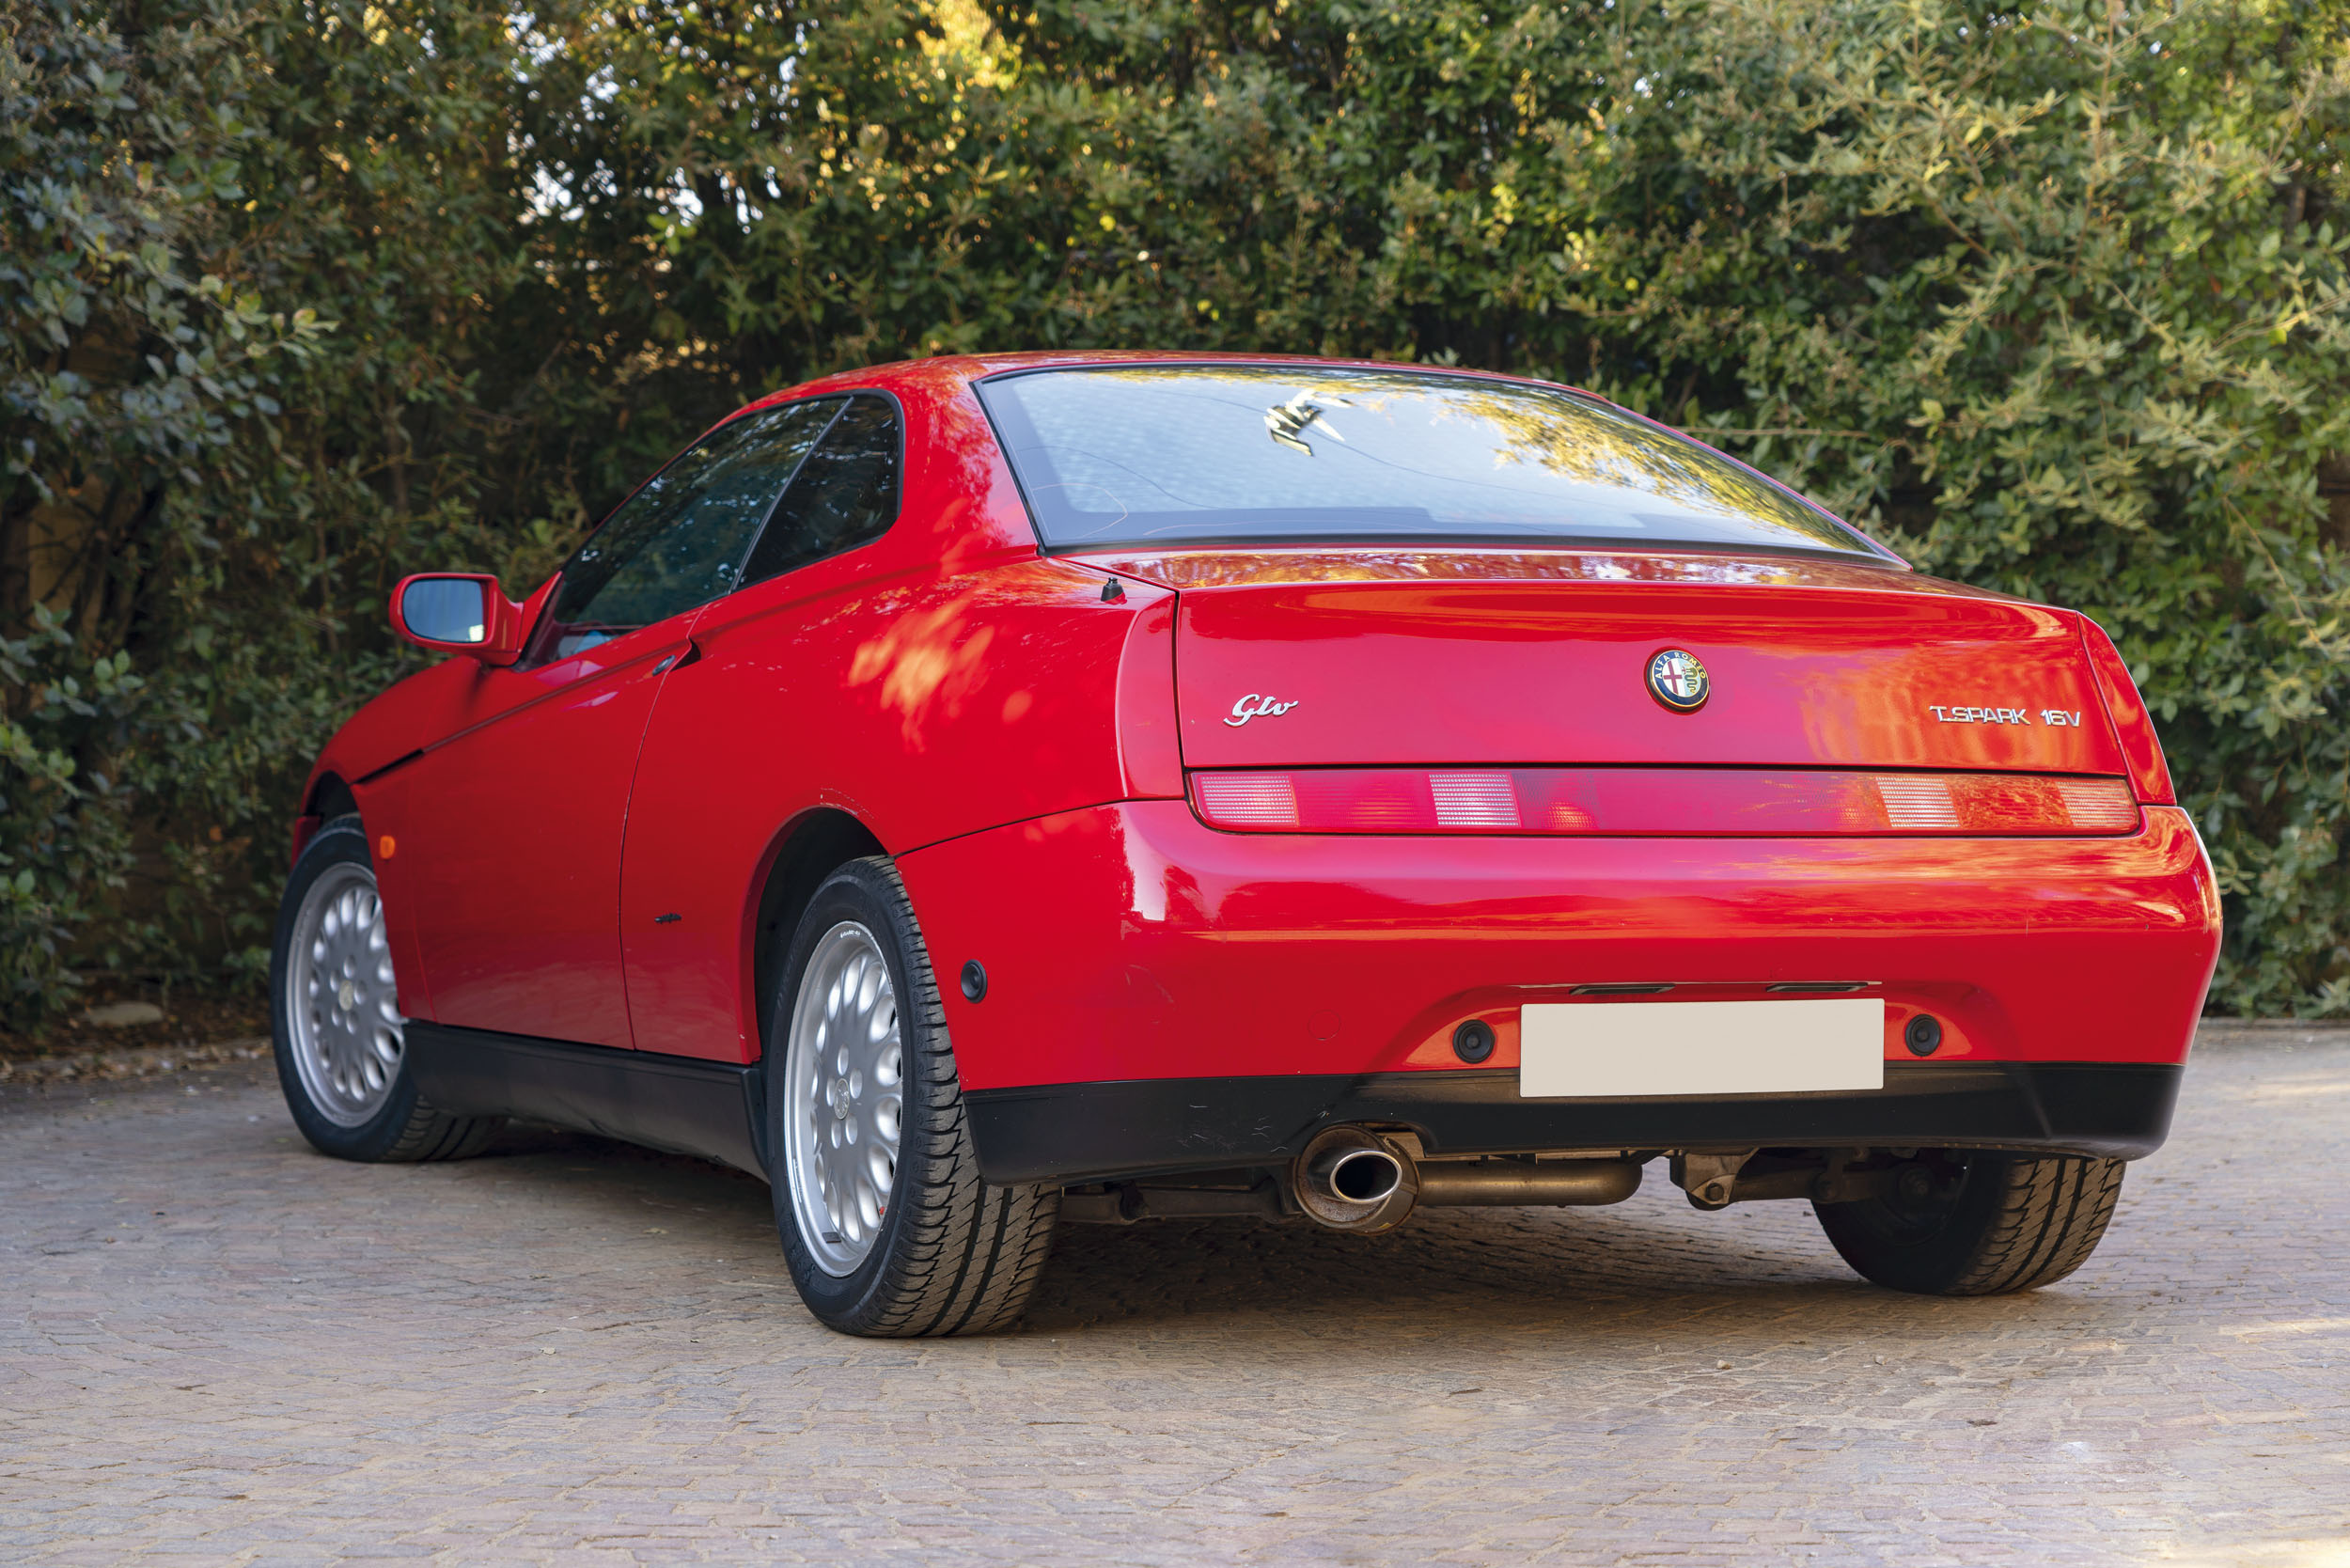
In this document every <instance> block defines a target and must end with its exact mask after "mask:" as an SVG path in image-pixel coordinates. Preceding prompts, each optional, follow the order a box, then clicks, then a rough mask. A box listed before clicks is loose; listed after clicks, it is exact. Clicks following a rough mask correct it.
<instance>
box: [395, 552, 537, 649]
mask: <svg viewBox="0 0 2350 1568" xmlns="http://www.w3.org/2000/svg"><path fill="white" fill-rule="evenodd" d="M392 630H393V631H395V632H398V633H399V635H401V636H403V637H406V638H407V639H408V640H409V641H410V642H413V643H415V645H416V646H417V647H418V648H429V649H431V650H432V651H434V652H435V653H470V654H472V655H473V656H474V657H475V658H477V659H479V660H480V661H481V662H482V663H483V664H485V665H510V664H512V663H513V662H514V661H515V660H516V659H517V658H519V657H521V655H522V650H523V618H522V606H521V605H519V604H515V603H514V602H513V601H512V600H510V599H509V598H507V597H506V594H505V592H504V590H503V589H501V588H499V587H498V580H497V579H496V578H495V577H492V576H488V575H485V574H481V573H478V572H418V573H417V574H416V575H415V576H413V577H403V578H401V579H400V581H399V586H398V587H397V588H393V589H392Z"/></svg>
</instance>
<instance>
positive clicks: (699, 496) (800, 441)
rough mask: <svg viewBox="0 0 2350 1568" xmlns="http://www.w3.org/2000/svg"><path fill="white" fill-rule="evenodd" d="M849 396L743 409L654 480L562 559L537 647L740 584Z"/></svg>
mask: <svg viewBox="0 0 2350 1568" xmlns="http://www.w3.org/2000/svg"><path fill="white" fill-rule="evenodd" d="M846 401H848V400H845V399H841V398H820V399H816V400H810V401H808V402H803V403H786V404H784V405H783V406H782V407H780V408H772V409H762V410H760V412H758V413H756V414H749V415H745V416H743V417H742V418H740V419H736V420H733V421H731V422H729V423H728V424H726V425H722V426H720V427H719V428H718V429H717V430H715V431H712V432H711V433H710V434H709V435H707V436H704V437H703V438H702V439H701V440H700V441H698V442H697V443H696V444H695V445H693V446H692V447H688V448H686V450H685V451H684V452H682V454H680V455H679V456H678V457H677V458H675V459H674V460H672V461H671V462H670V463H669V465H668V466H667V467H666V468H664V469H663V470H662V471H661V472H660V473H658V474H656V475H654V476H653V477H652V478H650V479H648V480H646V481H645V483H644V484H643V485H642V486H641V487H640V488H639V489H638V490H637V492H636V494H634V495H631V496H630V497H629V498H628V499H627V500H625V501H623V502H621V503H620V505H619V509H618V510H615V511H614V512H613V513H612V515H611V516H610V517H608V518H606V519H605V520H604V524H603V526H602V527H601V528H598V529H597V530H596V531H595V533H594V534H592V535H590V536H589V538H588V540H587V543H585V544H583V545H581V546H580V547H579V549H578V551H577V552H576V553H575V554H573V555H572V558H571V559H570V560H569V561H567V562H565V563H564V566H563V586H562V587H561V588H559V589H557V590H556V598H555V607H554V612H553V613H552V614H551V615H550V616H549V617H548V618H547V625H546V628H545V630H543V631H541V632H540V635H539V636H538V638H537V639H536V640H537V642H538V645H539V647H538V651H537V653H538V656H539V657H540V658H548V657H552V658H563V657H567V656H569V655H570V654H572V653H576V652H578V651H580V650H581V649H584V648H591V647H593V646H594V645H595V644H597V643H599V642H603V641H605V640H607V639H609V638H612V637H616V636H619V635H620V634H622V633H624V632H633V631H635V629H636V628H638V627H640V626H650V625H651V624H652V623H653V622H654V621H656V620H664V619H667V618H668V617H670V616H673V615H678V614H682V612H684V611H686V610H690V609H693V608H694V607H695V606H697V605H698V604H708V603H709V602H710V601H711V600H713V599H716V598H718V597H719V596H721V595H722V594H726V593H730V592H732V591H733V590H734V589H735V588H738V587H740V586H741V574H742V571H743V564H744V556H745V555H746V554H747V553H748V552H749V550H750V548H751V541H752V540H753V539H755V538H757V537H758V535H759V532H760V525H762V524H764V523H765V522H766V521H767V517H768V514H769V512H771V511H772V510H775V506H776V497H777V496H779V495H780V494H783V490H784V487H785V486H786V485H787V484H789V483H791V477H792V475H793V474H794V473H796V472H798V470H799V468H800V466H801V464H802V463H803V462H804V461H805V460H806V459H807V456H808V454H809V452H810V451H811V450H812V449H813V448H814V447H816V445H817V442H818V439H819V438H820V437H822V436H823V433H824V431H825V430H826V428H827V427H828V426H829V425H830V424H831V423H832V422H833V420H834V417H835V416H837V415H838V414H839V413H840V412H841V408H842V405H843V403H844V402H846Z"/></svg>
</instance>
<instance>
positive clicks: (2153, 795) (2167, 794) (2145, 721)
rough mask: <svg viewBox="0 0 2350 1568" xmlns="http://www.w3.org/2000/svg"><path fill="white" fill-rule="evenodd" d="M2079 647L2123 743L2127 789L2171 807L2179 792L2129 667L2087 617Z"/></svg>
mask: <svg viewBox="0 0 2350 1568" xmlns="http://www.w3.org/2000/svg"><path fill="white" fill-rule="evenodd" d="M2080 622H2081V646H2082V647H2083V648H2084V649H2086V650H2087V651H2088V652H2089V667H2090V668H2091V669H2092V671H2094V672H2095V674H2096V677H2097V695H2098V696H2100V697H2102V698H2105V699H2106V717H2107V718H2108V719H2110V720H2112V721H2113V734H2114V738H2115V739H2116V740H2118V741H2120V742H2121V743H2122V763H2123V766H2124V767H2126V768H2128V769H2129V770H2130V788H2131V789H2133V790H2135V791H2136V792H2138V798H2139V800H2140V801H2142V802H2144V803H2145V804H2146V805H2148V806H2170V805H2174V804H2175V803H2176V802H2177V801H2178V798H2179V796H2178V792H2176V791H2175V790H2173V789H2172V788H2171V787H2170V767H2169V765H2168V764H2166V763H2165V762H2164V761H2163V760H2162V743H2161V742H2160V741H2158V740H2156V739H2155V738H2154V718H2153V716H2152V715H2151V714H2149V713H2147V712H2146V699H2145V698H2141V697H2139V695H2138V682H2135V681H2132V680H2131V679H2130V666H2128V665H2125V664H2123V662H2122V651H2121V650H2120V649H2118V648H2116V647H2114V646H2113V639H2112V638H2111V637H2109V636H2107V635H2106V634H2105V628H2103V627H2101V626H2099V625H2098V624H2097V623H2096V622H2095V621H2093V620H2092V619H2089V618H2088V617H2087V616H2082V617H2081V618H2080Z"/></svg>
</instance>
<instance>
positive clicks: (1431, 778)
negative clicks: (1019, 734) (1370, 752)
mask: <svg viewBox="0 0 2350 1568" xmlns="http://www.w3.org/2000/svg"><path fill="white" fill-rule="evenodd" d="M1191 795H1192V804H1193V807H1194V808H1196V809H1197V810H1198V811H1199V816H1200V818H1201V820H1203V821H1204V822H1206V823H1208V824H1209V825H1210V826H1212V827H1220V828H1229V829H1232V830H1234V831H1238V832H1259V833H1267V832H1292V833H1299V832H1303V833H1585V834H1619V835H1633V834H1647V835H1693V836H1702V835H1712V836H1717V837H1770V836H1804V835H1817V834H1963V835H1999V834H2066V835H2078V834H2107V833H2128V832H2131V831H2132V830H2134V829H2135V828H2136V827H2137V826H2138V822H2139V817H2138V803H2137V801H2136V799H2135V798H2133V796H2132V795H2131V792H2130V786H2129V784H2128V783H2127V781H2125V780H2123V779H2120V778H2081V777H2069V776H2068V777H2056V776H2045V775H2037V774H2012V773H1859V772H1845V771H1836V772H1825V771H1823V772H1812V771H1806V770H1797V769H1791V768H1789V769H1760V768H1512V769H1501V768H1488V769H1479V770H1475V771H1470V770H1466V769H1436V770H1422V769H1413V768H1298V769H1293V770H1289V771H1286V772H1248V773H1226V772H1203V773H1195V774H1193V775H1192V776H1191Z"/></svg>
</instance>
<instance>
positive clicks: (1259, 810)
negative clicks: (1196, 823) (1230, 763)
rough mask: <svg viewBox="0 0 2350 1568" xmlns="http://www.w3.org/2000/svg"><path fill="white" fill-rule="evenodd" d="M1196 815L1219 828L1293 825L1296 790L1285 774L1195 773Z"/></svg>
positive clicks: (1295, 813) (1193, 779)
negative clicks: (1197, 810)
mask: <svg viewBox="0 0 2350 1568" xmlns="http://www.w3.org/2000/svg"><path fill="white" fill-rule="evenodd" d="M1191 777H1192V790H1193V792H1194V794H1195V795H1196V796H1197V798H1198V801H1199V814H1200V815H1201V816H1203V817H1205V818H1206V819H1207V820H1208V821H1210V822H1212V823H1215V824H1216V825H1217V826H1218V827H1296V826H1299V825H1300V823H1298V820H1297V791H1296V789H1295V788H1294V787H1293V785H1292V784H1291V783H1290V777H1289V775H1287V774H1285V773H1196V774H1194V775H1192V776H1191Z"/></svg>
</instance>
